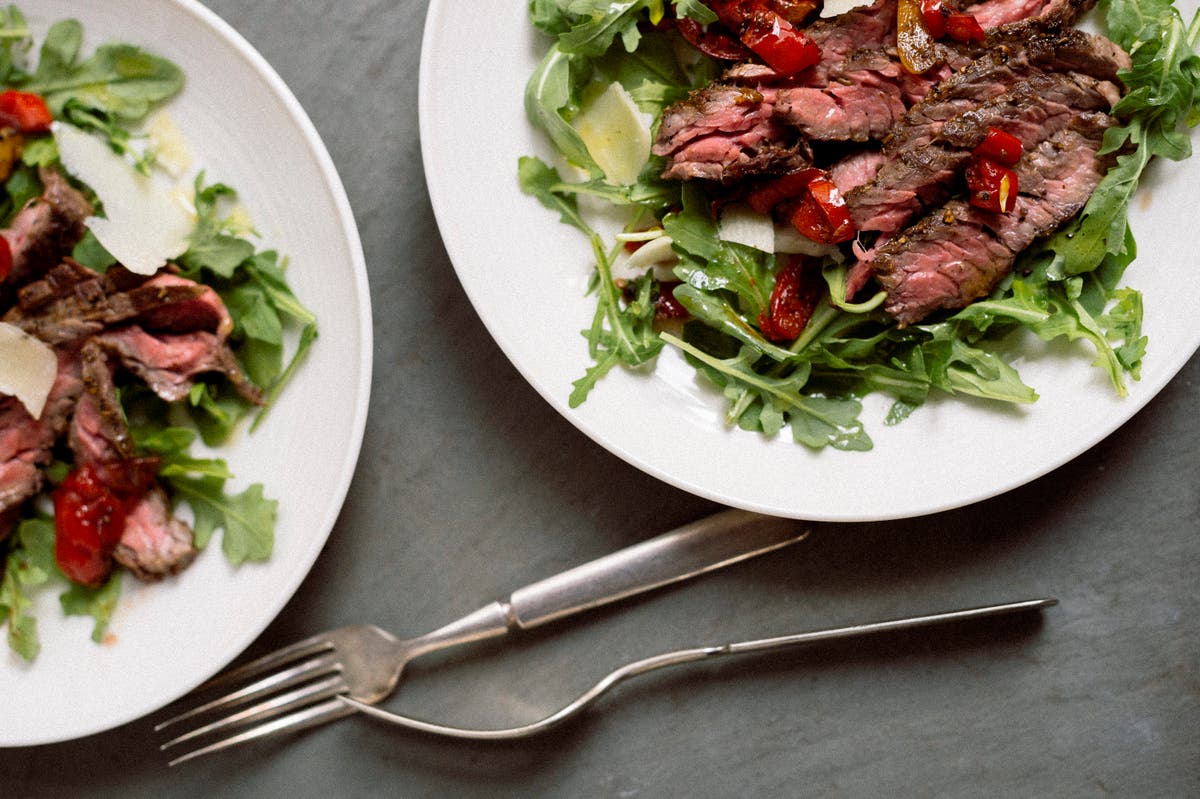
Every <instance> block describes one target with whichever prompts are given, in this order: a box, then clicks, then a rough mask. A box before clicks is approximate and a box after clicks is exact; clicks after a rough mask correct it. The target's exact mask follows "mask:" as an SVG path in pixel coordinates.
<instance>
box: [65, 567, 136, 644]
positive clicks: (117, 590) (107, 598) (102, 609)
mask: <svg viewBox="0 0 1200 799" xmlns="http://www.w3.org/2000/svg"><path fill="white" fill-rule="evenodd" d="M120 598H121V572H120V571H114V572H113V575H112V577H110V578H109V579H108V582H106V583H105V584H104V585H102V586H100V587H99V588H88V587H86V586H83V585H79V584H78V583H71V587H70V588H68V589H67V590H66V591H65V592H63V593H62V594H61V595H60V596H59V598H58V601H59V604H60V605H61V606H62V609H63V613H64V614H66V615H68V616H91V617H92V619H93V621H94V622H95V623H94V624H93V625H92V640H93V641H95V642H96V643H98V644H99V643H102V642H103V641H104V633H105V632H106V631H107V630H108V625H109V622H111V621H112V615H113V612H114V611H115V610H116V608H117V600H118V599H120Z"/></svg>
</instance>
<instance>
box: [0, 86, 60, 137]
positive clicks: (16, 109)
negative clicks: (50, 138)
mask: <svg viewBox="0 0 1200 799" xmlns="http://www.w3.org/2000/svg"><path fill="white" fill-rule="evenodd" d="M53 121H54V117H53V116H52V115H51V114H50V109H49V108H47V107H46V101H45V100H43V99H42V98H41V97H40V96H38V95H36V94H31V93H29V92H18V91H16V90H14V89H6V90H5V91H3V92H0V127H8V128H16V129H17V130H19V131H21V132H22V133H45V132H46V131H48V130H50V123H51V122H53Z"/></svg>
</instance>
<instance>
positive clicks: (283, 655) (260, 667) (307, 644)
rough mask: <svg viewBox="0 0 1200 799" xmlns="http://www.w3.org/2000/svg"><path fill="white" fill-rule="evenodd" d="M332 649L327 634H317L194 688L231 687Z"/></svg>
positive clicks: (198, 689) (200, 689) (224, 672)
mask: <svg viewBox="0 0 1200 799" xmlns="http://www.w3.org/2000/svg"><path fill="white" fill-rule="evenodd" d="M332 649H333V642H332V641H330V640H329V638H328V633H327V632H326V633H318V634H317V635H313V636H309V637H308V638H304V639H302V640H300V641H296V642H295V643H294V644H289V645H287V646H285V647H281V648H279V649H276V650H275V651H273V652H268V653H267V654H265V655H263V656H262V657H259V658H255V659H254V660H251V661H250V662H249V663H243V664H242V665H240V666H236V667H234V668H232V669H229V670H228V671H223V672H221V673H220V674H218V675H216V676H215V677H213V678H211V679H209V680H207V681H206V682H204V683H202V684H201V685H199V686H198V687H197V688H196V692H199V691H210V690H214V689H217V688H221V687H223V686H227V685H233V684H234V683H238V682H244V681H245V680H249V679H252V678H254V677H257V676H258V675H260V674H263V673H264V672H268V671H273V670H274V669H276V668H278V667H280V666H284V665H286V664H288V663H291V662H292V661H294V660H300V659H302V658H307V657H311V656H313V655H318V654H320V653H322V652H328V651H330V650H332Z"/></svg>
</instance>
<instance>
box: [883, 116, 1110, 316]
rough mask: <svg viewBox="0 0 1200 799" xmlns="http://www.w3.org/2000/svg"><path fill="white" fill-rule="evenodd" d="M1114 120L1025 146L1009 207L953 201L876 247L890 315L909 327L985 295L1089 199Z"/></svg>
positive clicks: (1088, 121) (1083, 123) (1084, 121)
mask: <svg viewBox="0 0 1200 799" xmlns="http://www.w3.org/2000/svg"><path fill="white" fill-rule="evenodd" d="M1112 124H1114V120H1113V119H1112V118H1111V117H1109V116H1108V115H1106V114H1101V113H1090V114H1084V115H1082V116H1080V117H1079V118H1078V119H1077V121H1076V122H1075V124H1073V125H1072V126H1071V127H1070V128H1066V129H1063V130H1060V131H1059V132H1057V133H1055V134H1054V135H1053V136H1051V137H1050V138H1049V139H1047V140H1046V141H1043V142H1041V143H1040V144H1038V145H1037V146H1036V147H1035V148H1032V149H1031V150H1027V151H1026V154H1025V156H1024V157H1023V158H1022V159H1021V161H1020V163H1018V165H1017V167H1016V171H1017V176H1018V183H1019V185H1020V190H1021V192H1020V194H1019V195H1018V197H1017V204H1016V208H1015V209H1014V210H1013V211H1012V212H1010V213H1007V214H995V213H990V212H987V211H981V210H979V209H977V208H974V207H972V206H970V205H968V204H967V203H966V202H965V201H963V200H951V201H950V202H948V203H946V205H944V206H943V207H941V208H939V209H937V210H935V211H932V212H931V213H929V214H927V215H926V216H925V217H924V218H923V219H921V220H920V221H919V222H918V223H917V224H916V225H914V226H912V227H911V228H908V229H907V230H905V231H904V232H903V234H901V235H898V236H896V237H895V238H893V239H891V240H890V241H889V242H888V243H886V244H884V245H883V246H882V247H880V248H879V249H878V251H877V252H876V254H875V257H874V259H873V260H872V261H871V268H872V270H873V271H874V273H875V277H876V278H877V279H878V280H879V282H880V284H881V285H882V286H883V287H884V288H885V289H886V290H887V292H888V298H887V302H886V304H885V306H884V307H885V308H886V309H887V310H888V312H890V313H891V314H892V315H893V316H894V317H895V318H896V321H897V322H899V323H900V325H902V326H903V325H909V324H913V323H915V322H919V321H920V320H922V319H924V318H925V317H926V316H927V315H929V314H930V313H932V312H933V311H935V310H938V309H940V308H962V307H964V306H966V305H967V304H969V303H970V302H972V301H974V300H976V299H978V298H980V297H983V296H985V295H986V294H988V293H989V292H990V291H991V290H992V289H993V288H994V287H995V286H996V284H997V283H998V282H999V281H1000V279H1001V278H1002V277H1004V276H1005V275H1007V274H1008V272H1009V270H1010V269H1011V268H1012V264H1013V261H1014V260H1015V259H1016V256H1017V254H1018V253H1020V252H1021V251H1022V250H1024V249H1025V248H1026V247H1028V246H1029V245H1030V244H1032V243H1033V242H1034V240H1035V239H1037V238H1038V237H1040V236H1044V235H1046V234H1048V233H1051V232H1053V231H1054V230H1055V229H1056V228H1058V227H1059V226H1060V225H1061V224H1062V223H1063V222H1065V221H1067V220H1068V219H1070V218H1071V217H1072V216H1074V215H1075V214H1076V213H1078V211H1079V210H1080V209H1081V208H1082V207H1083V205H1084V204H1085V203H1086V202H1087V199H1088V197H1090V196H1091V193H1092V190H1093V189H1095V187H1096V184H1097V183H1099V182H1100V179H1101V177H1103V175H1104V173H1105V171H1106V170H1107V168H1108V163H1107V161H1106V160H1104V159H1102V158H1100V157H1099V156H1098V155H1097V154H1096V153H1097V150H1098V149H1099V147H1100V142H1101V139H1102V138H1103V135H1104V130H1105V129H1106V128H1107V127H1109V126H1110V125H1112Z"/></svg>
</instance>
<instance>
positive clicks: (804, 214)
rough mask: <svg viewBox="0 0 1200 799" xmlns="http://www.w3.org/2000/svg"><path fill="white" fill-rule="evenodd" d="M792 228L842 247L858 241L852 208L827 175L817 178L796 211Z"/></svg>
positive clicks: (819, 240) (792, 218) (817, 239)
mask: <svg viewBox="0 0 1200 799" xmlns="http://www.w3.org/2000/svg"><path fill="white" fill-rule="evenodd" d="M791 222H792V226H793V227H795V228H796V230H798V231H800V232H801V233H802V234H804V235H805V236H807V237H808V238H810V239H812V240H813V241H815V242H819V243H821V244H840V243H842V242H843V241H850V239H852V238H854V234H855V230H854V222H853V220H851V219H850V209H849V208H847V207H846V200H845V199H844V198H843V197H842V193H841V192H840V191H839V190H838V187H837V186H836V185H835V184H834V182H833V181H832V180H830V179H829V178H828V177H826V176H822V177H818V178H815V179H813V180H812V181H810V182H809V184H808V189H807V191H805V193H804V194H803V195H802V196H801V198H800V203H799V205H797V206H796V210H795V211H793V212H792V216H791Z"/></svg>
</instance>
